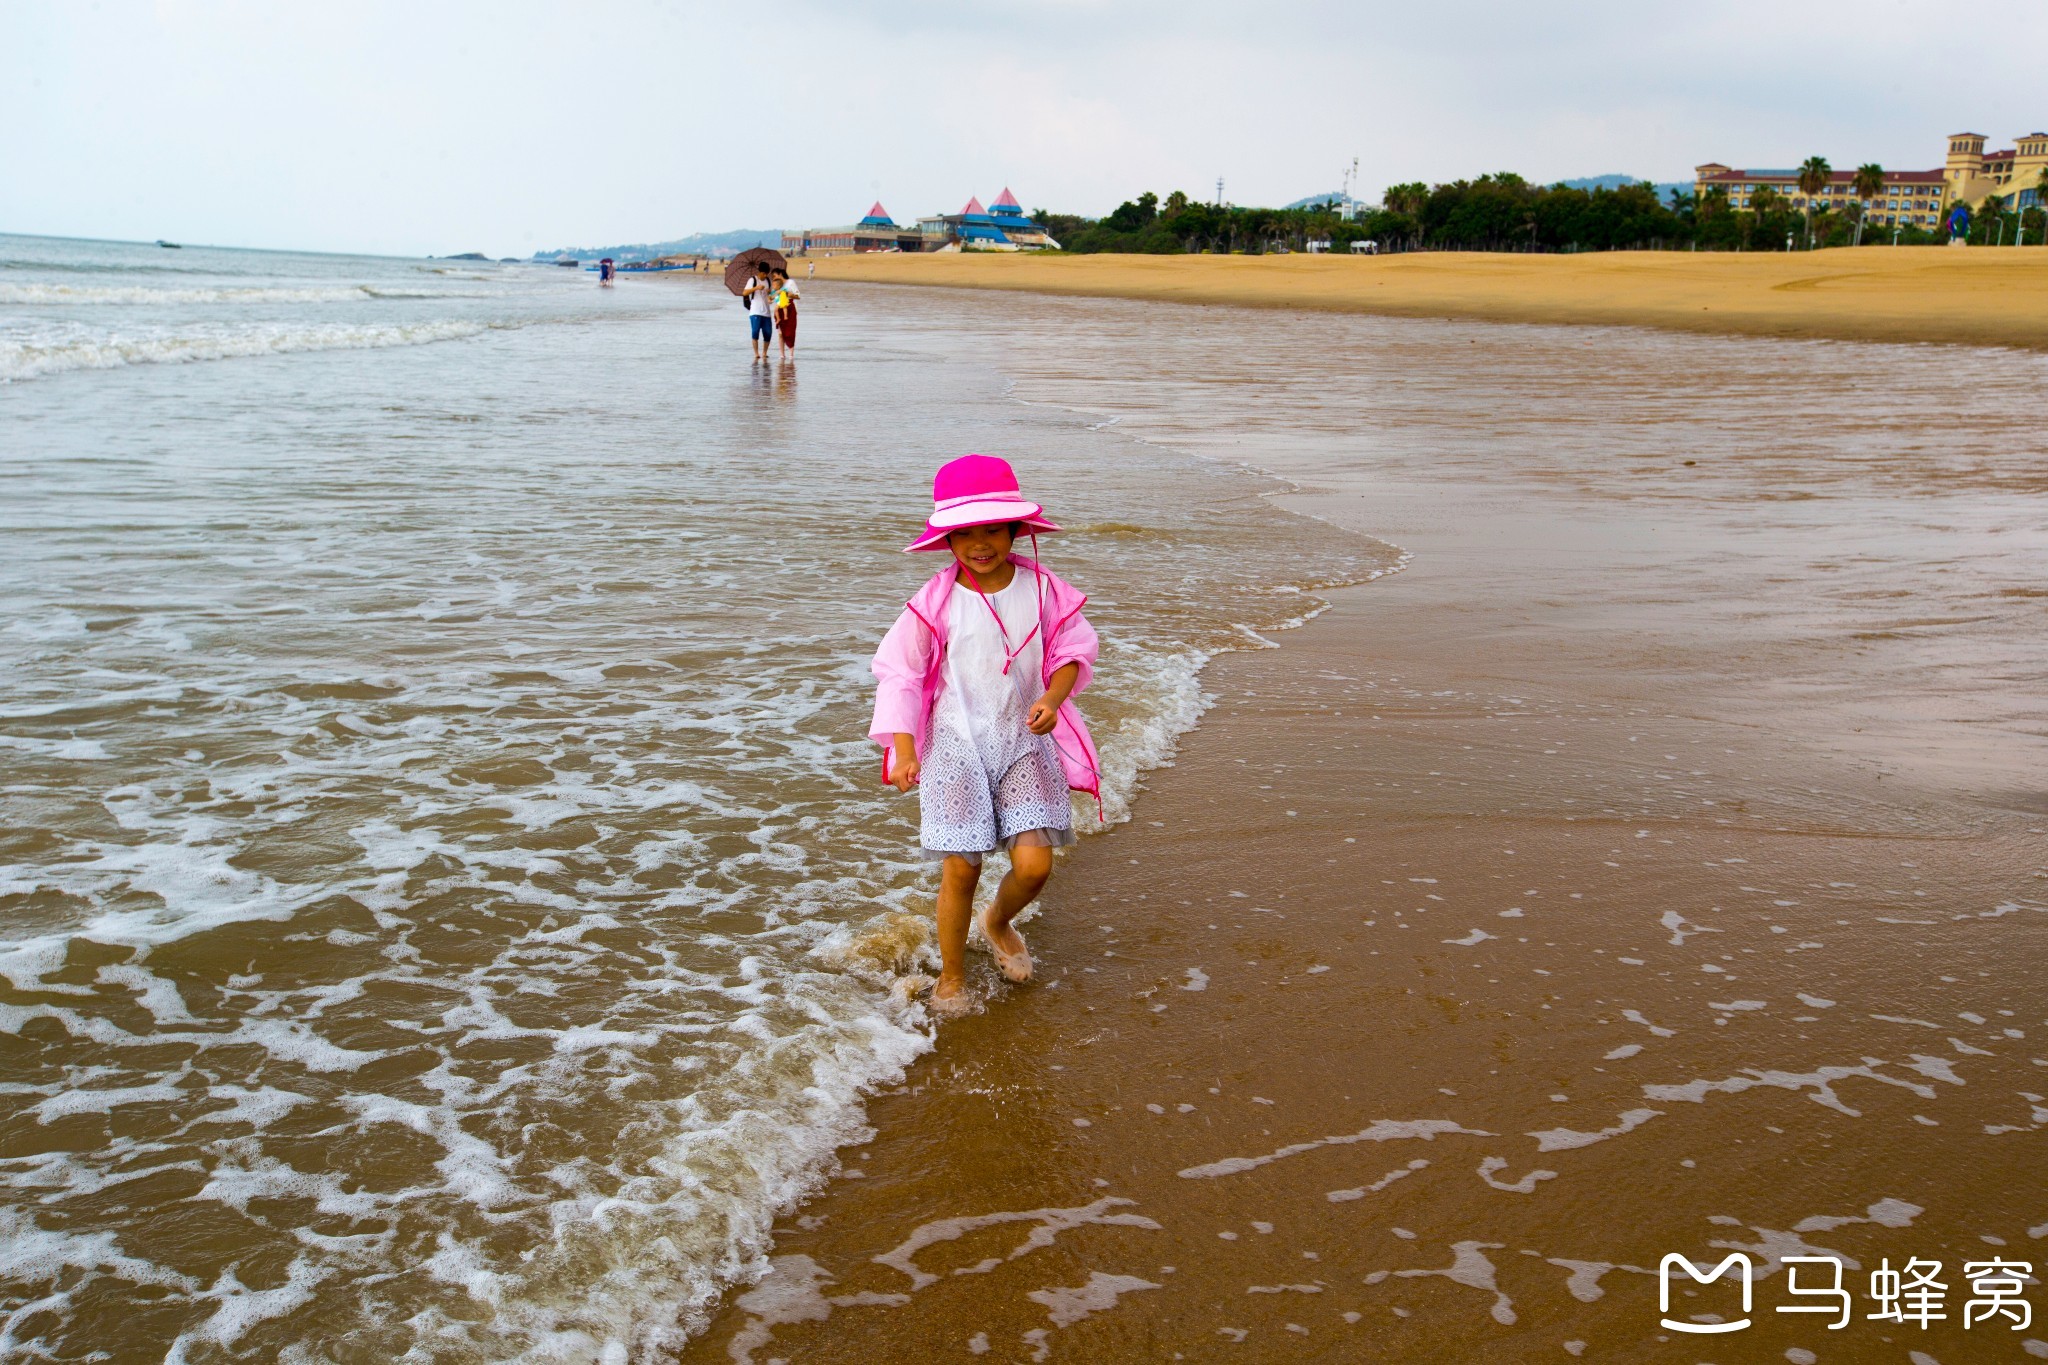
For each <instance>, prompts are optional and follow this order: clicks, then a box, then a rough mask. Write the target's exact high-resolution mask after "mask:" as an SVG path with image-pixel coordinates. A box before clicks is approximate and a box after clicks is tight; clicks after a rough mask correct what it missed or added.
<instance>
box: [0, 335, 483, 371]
mask: <svg viewBox="0 0 2048 1365" xmlns="http://www.w3.org/2000/svg"><path fill="white" fill-rule="evenodd" d="M489 330H491V329H490V326H489V325H488V324H485V323H481V322H464V321H454V320H446V321H440V322H414V323H381V324H351V323H338V322H330V323H300V324H280V325H276V326H248V325H243V326H214V327H199V326H194V327H193V328H191V329H190V330H187V331H183V332H178V331H162V332H157V333H154V334H149V333H144V334H138V335H134V336H124V335H121V334H119V333H106V334H102V335H100V336H95V337H71V336H66V337H52V338H48V339H45V340H34V339H28V340H23V339H18V338H0V383H11V382H13V381H15V380H21V379H34V378H37V377H39V376H42V375H49V374H62V373H65V372H67V371H72V370H111V369H119V368H121V367H122V366H126V365H183V364H190V363H192V362H194V361H201V360H232V359H238V358H243V357H248V356H261V355H286V354H290V353H293V352H298V351H337V350H370V349H377V348H381V347H388V346H423V345H427V344H429V343H432V342H436V341H454V340H458V339H460V338H463V337H473V336H478V335H480V334H482V333H483V332H486V331H489Z"/></svg>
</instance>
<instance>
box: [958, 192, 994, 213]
mask: <svg viewBox="0 0 2048 1365" xmlns="http://www.w3.org/2000/svg"><path fill="white" fill-rule="evenodd" d="M960 212H962V213H987V212H988V210H987V209H985V208H983V207H982V206H981V200H980V199H979V198H977V197H974V196H969V197H968V200H967V207H966V208H964V209H962V210H960Z"/></svg>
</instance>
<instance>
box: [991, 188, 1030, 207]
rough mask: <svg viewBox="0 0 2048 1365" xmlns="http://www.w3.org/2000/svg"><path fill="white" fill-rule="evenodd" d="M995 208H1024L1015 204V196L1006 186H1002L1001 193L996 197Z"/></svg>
mask: <svg viewBox="0 0 2048 1365" xmlns="http://www.w3.org/2000/svg"><path fill="white" fill-rule="evenodd" d="M995 206H996V207H997V208H999V209H1021V208H1023V207H1024V206H1023V205H1022V204H1020V203H1018V202H1017V196H1016V195H1014V194H1012V193H1010V187H1009V186H1008V185H1005V186H1003V192H1002V193H1001V194H999V195H997V196H996V202H995Z"/></svg>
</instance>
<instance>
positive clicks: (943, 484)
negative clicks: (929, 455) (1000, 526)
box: [904, 455, 1060, 554]
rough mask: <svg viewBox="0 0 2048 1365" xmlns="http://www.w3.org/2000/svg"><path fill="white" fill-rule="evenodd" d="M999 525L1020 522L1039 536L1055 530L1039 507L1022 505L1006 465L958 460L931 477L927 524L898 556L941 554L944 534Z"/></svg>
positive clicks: (980, 458)
mask: <svg viewBox="0 0 2048 1365" xmlns="http://www.w3.org/2000/svg"><path fill="white" fill-rule="evenodd" d="M1004 521H1021V522H1023V523H1024V525H1025V526H1026V527H1027V528H1028V529H1030V530H1033V531H1037V532H1039V533H1040V534H1046V533H1049V532H1052V531H1057V530H1059V529H1060V528H1059V527H1057V526H1055V525H1053V524H1052V523H1051V522H1049V521H1047V520H1046V519H1045V509H1044V508H1042V507H1040V506H1039V505H1038V504H1037V503H1035V502H1026V501H1024V495H1023V493H1021V492H1020V491H1018V488H1017V473H1016V471H1015V470H1013V469H1011V468H1010V462H1009V461H1008V460H999V459H997V458H996V457H995V456H993V455H962V456H961V457H960V458H959V459H957V460H948V461H947V462H946V463H945V464H943V465H941V466H939V472H938V473H937V474H935V475H934V476H933V477H932V515H931V520H930V521H927V522H926V523H925V527H924V534H923V535H921V536H919V537H918V538H917V539H916V540H914V541H912V542H911V543H910V544H909V545H906V546H904V553H905V554H909V553H911V552H912V551H914V550H939V549H944V548H945V545H946V533H947V532H948V531H957V530H960V529H961V528H962V527H964V526H991V525H994V524H996V523H997V522H1004Z"/></svg>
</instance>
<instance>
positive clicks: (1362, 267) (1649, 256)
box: [798, 247, 2048, 350]
mask: <svg viewBox="0 0 2048 1365" xmlns="http://www.w3.org/2000/svg"><path fill="white" fill-rule="evenodd" d="M816 262H817V267H818V275H817V278H819V279H821V280H862V281H868V282H872V283H879V284H904V285H943V286H948V287H953V288H963V289H1010V290H1027V291H1032V292H1037V293H1046V294H1078V295H1092V296H1100V297H1114V298H1129V299H1153V300H1160V301H1164V302H1174V303H1198V304H1230V305H1234V306H1237V307H1245V308H1285V309H1290V310H1294V311H1300V312H1340V313H1371V314H1378V315H1382V316H1390V317H1443V318H1483V319H1487V320H1489V321H1495V322H1539V323H1597V324H1607V325H1624V326H1641V327H1659V328H1668V329H1672V330H1677V331H1687V332H1712V333H1734V334H1737V335H1745V336H1773V337H1832V338H1836V339H1840V340H1852V341H1887V342H1889V341H1928V342H1952V343H1959V344H1965V345H1990V346H2020V347H2026V348H2029V349H2033V350H2041V349H2044V348H2048V320H2044V319H2048V308H2044V305H2048V251H2043V250H2028V249H2024V248H2010V247H2008V248H1996V247H1985V248H1977V247H1971V248H1949V247H1859V248H1854V249H1845V248H1837V249H1833V250H1825V251H1813V252H1795V253H1790V254H1787V253H1783V252H1746V253H1721V252H1679V251H1621V252H1597V253H1587V254H1584V255H1576V256H1513V255H1501V254H1494V253H1485V252H1426V253H1418V254H1411V255H1395V256H1381V257H1351V256H1345V257H1337V256H1311V255H1289V256H1028V255H1022V254H1016V255H1005V254H996V253H972V254H968V253H959V252H947V253H934V254H929V255H909V256H902V255H882V254H875V255H863V256H829V257H818V258H816ZM802 270H803V267H802V266H801V265H800V266H799V267H798V272H799V275H800V276H801V274H802ZM800 282H801V281H800Z"/></svg>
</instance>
